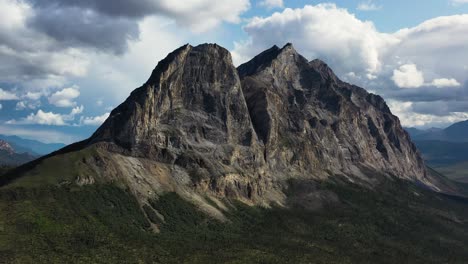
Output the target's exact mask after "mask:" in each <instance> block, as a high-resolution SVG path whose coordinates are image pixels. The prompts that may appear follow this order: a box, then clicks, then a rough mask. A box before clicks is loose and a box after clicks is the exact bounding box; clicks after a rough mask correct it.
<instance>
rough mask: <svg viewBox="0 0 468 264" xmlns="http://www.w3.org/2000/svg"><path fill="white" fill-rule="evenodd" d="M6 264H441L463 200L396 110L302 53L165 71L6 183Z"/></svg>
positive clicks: (1, 202)
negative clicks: (427, 160) (85, 133)
mask: <svg viewBox="0 0 468 264" xmlns="http://www.w3.org/2000/svg"><path fill="white" fill-rule="evenodd" d="M0 186H1V188H0V219H5V220H2V221H0V226H1V227H4V228H3V230H5V234H4V235H2V236H1V237H0V244H1V245H4V247H2V251H0V252H1V253H2V254H0V258H1V257H3V259H0V261H1V260H4V261H5V262H17V263H23V262H28V261H29V262H30V261H31V260H36V261H41V260H44V262H57V263H63V262H70V261H73V262H124V263H126V262H136V263H138V262H141V263H152V262H156V263H184V262H185V263H187V262H190V263H225V262H230V263H262V262H266V263H287V262H290V263H309V262H319V263H392V262H393V263H394V262H410V263H431V262H433V263H445V262H450V261H452V260H453V261H455V262H460V263H461V262H463V260H464V259H466V258H467V257H468V253H467V252H466V250H465V249H466V244H467V243H468V240H467V238H468V226H467V223H468V221H467V219H468V215H467V213H466V212H467V210H466V205H467V203H468V200H467V199H466V198H465V197H464V196H463V195H464V194H466V193H465V189H464V188H465V187H464V186H463V185H457V184H454V183H451V182H450V181H448V180H447V179H445V178H444V177H443V176H441V175H439V174H437V173H436V172H434V171H432V170H430V169H427V168H426V166H425V164H424V161H423V159H422V158H421V156H420V154H419V152H418V150H417V149H416V147H415V145H414V144H413V143H412V142H411V140H410V137H409V135H408V133H407V132H406V131H405V130H404V129H403V128H402V127H401V125H400V122H399V120H398V118H397V117H396V116H394V115H392V113H391V112H390V109H389V108H388V107H387V105H386V103H385V101H384V100H383V99H382V98H381V97H380V96H378V95H374V94H370V93H368V92H367V91H366V90H364V89H363V88H359V87H357V86H354V85H351V84H348V83H345V82H342V81H341V80H339V78H338V77H337V76H336V75H335V74H334V73H333V71H332V70H331V69H330V68H329V67H328V66H327V64H325V63H324V62H323V61H320V60H313V61H308V60H307V59H305V58H304V57H303V56H301V55H300V54H298V53H297V52H296V50H295V49H294V47H293V46H292V45H291V44H287V45H285V46H284V47H283V48H279V47H277V46H274V47H272V48H270V49H268V50H266V51H264V52H263V53H261V54H259V55H258V56H256V57H255V58H253V59H252V60H251V61H249V62H247V63H245V64H243V65H241V66H239V67H238V68H235V67H234V65H233V63H232V60H231V55H230V53H229V52H228V51H227V50H226V49H224V48H222V47H220V46H218V45H216V44H203V45H200V46H196V47H193V46H190V45H185V46H182V47H180V48H179V49H177V50H175V51H174V52H172V53H170V54H169V55H168V56H167V57H166V58H165V59H164V60H162V61H161V62H159V63H158V65H157V66H156V68H155V69H154V70H153V72H152V74H151V76H150V78H149V79H148V81H147V82H146V83H145V84H143V86H141V87H140V88H137V89H136V90H134V91H133V92H132V93H131V94H130V96H129V97H128V98H127V99H126V100H125V102H123V103H122V104H121V105H119V106H118V107H117V108H116V109H114V110H113V111H112V112H111V114H110V116H109V118H108V119H107V120H106V121H105V122H104V123H103V124H102V125H101V127H99V128H98V129H97V130H96V132H95V133H94V134H93V135H92V136H91V137H90V138H89V139H87V140H84V141H82V142H78V143H75V144H72V145H69V146H67V147H65V148H63V149H61V150H59V151H57V152H54V153H52V154H49V155H47V156H44V157H42V158H40V159H38V160H35V161H33V162H31V163H28V164H26V165H23V166H21V167H19V168H17V169H15V170H13V171H10V172H8V173H6V174H5V175H3V176H1V177H0Z"/></svg>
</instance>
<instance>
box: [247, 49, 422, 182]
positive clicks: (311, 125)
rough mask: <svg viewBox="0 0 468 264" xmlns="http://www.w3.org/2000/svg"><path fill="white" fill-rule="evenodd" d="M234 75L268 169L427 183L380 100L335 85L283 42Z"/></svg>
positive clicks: (327, 72) (321, 66)
mask: <svg viewBox="0 0 468 264" xmlns="http://www.w3.org/2000/svg"><path fill="white" fill-rule="evenodd" d="M239 75H240V77H241V80H242V87H243V91H244V95H245V98H246V101H247V105H248V107H249V112H250V115H251V117H252V123H253V126H254V128H255V130H256V132H257V135H258V137H259V139H260V140H261V141H262V142H263V144H264V147H265V159H266V160H267V162H268V165H269V168H270V169H271V170H272V171H276V172H281V173H282V174H284V175H282V176H283V177H291V176H296V177H302V176H306V175H307V177H313V176H315V177H320V178H323V177H328V176H333V175H337V174H342V175H347V176H350V175H352V176H359V177H363V178H367V177H369V175H367V174H368V173H369V172H370V171H374V172H379V173H384V174H387V175H394V176H397V177H400V178H407V179H412V180H423V179H425V176H426V171H425V166H424V162H423V160H422V159H421V157H420V156H419V154H418V152H417V150H416V148H415V146H414V145H413V143H412V142H411V141H410V139H409V136H408V134H407V133H406V132H405V131H404V130H403V129H402V127H401V125H400V122H399V120H398V118H397V117H395V116H393V115H392V114H391V112H390V110H389V108H388V107H387V105H386V104H385V102H384V100H383V99H382V98H381V97H380V96H378V95H374V94H370V93H367V92H366V91H365V90H364V89H362V88H359V87H356V86H353V85H350V84H348V83H344V82H342V81H340V80H339V79H338V78H337V77H336V76H335V74H334V73H333V71H332V70H331V69H330V68H329V67H328V66H327V65H326V64H325V63H324V62H322V61H320V60H314V61H311V62H309V61H307V60H306V59H305V58H304V57H302V56H301V55H299V54H298V53H297V52H296V51H295V50H294V48H293V46H292V45H291V44H287V45H286V46H285V47H283V48H282V49H280V48H278V47H276V46H275V47H273V48H271V49H269V50H267V51H265V52H263V53H261V54H260V55H258V56H257V57H255V58H254V59H252V60H251V61H250V62H247V63H245V64H243V65H241V66H240V67H239ZM312 175H313V176H312Z"/></svg>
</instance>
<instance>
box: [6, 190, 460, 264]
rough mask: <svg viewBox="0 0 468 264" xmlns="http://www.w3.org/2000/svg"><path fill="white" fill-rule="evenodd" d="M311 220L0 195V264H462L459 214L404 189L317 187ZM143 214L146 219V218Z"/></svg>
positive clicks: (285, 212)
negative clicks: (319, 195) (329, 202)
mask: <svg viewBox="0 0 468 264" xmlns="http://www.w3.org/2000/svg"><path fill="white" fill-rule="evenodd" d="M320 186H321V188H323V189H329V190H332V191H334V192H335V193H337V194H338V195H339V197H340V199H341V201H342V203H341V204H340V205H336V206H333V207H329V208H325V209H323V210H321V211H315V212H311V211H305V210H300V209H284V208H272V209H264V208H258V207H247V206H244V205H242V204H236V205H235V208H233V209H232V210H231V211H230V213H229V215H228V217H229V219H230V223H227V224H222V223H219V222H217V221H215V220H212V219H210V218H207V217H206V216H205V215H203V214H201V213H200V212H199V211H197V210H196V209H195V208H194V207H193V206H192V205H191V204H188V203H187V202H185V201H183V200H182V199H180V198H179V197H178V196H177V195H176V194H173V193H169V194H167V195H165V196H163V197H162V198H161V199H159V200H158V201H153V202H152V203H151V204H152V206H153V207H154V208H156V209H157V210H158V211H159V212H161V213H162V214H163V216H164V219H165V222H162V221H161V220H159V218H158V217H155V216H153V217H149V218H151V219H153V221H154V222H155V223H157V224H159V225H160V228H161V233H160V234H154V233H151V232H150V231H148V230H149V228H150V225H149V223H148V222H147V220H146V219H147V218H146V217H145V216H144V214H143V213H142V210H140V208H139V206H138V203H137V202H136V200H135V199H134V198H133V197H132V196H131V195H130V194H129V193H127V192H126V191H125V190H122V189H120V188H117V187H114V186H111V185H95V186H87V187H72V186H68V187H67V186H62V187H53V186H49V187H47V186H34V185H33V186H29V187H19V186H16V187H15V186H14V185H11V186H7V187H3V188H1V189H0V230H1V232H0V263H2V262H8V263H112V262H114V263H116V262H119V263H220V262H227V263H408V262H410V263H466V260H467V259H468V251H466V248H467V246H468V222H467V220H468V210H467V209H468V205H467V203H466V201H464V202H463V201H456V200H451V199H449V198H447V197H444V196H439V195H434V194H432V193H429V192H427V191H424V190H420V189H418V188H417V187H415V186H412V185H409V184H407V183H404V182H387V183H386V184H384V185H383V186H382V187H380V188H379V189H378V191H369V190H366V189H362V188H361V187H357V186H353V185H346V187H344V185H337V184H331V183H323V184H321V185H320ZM147 211H148V210H147Z"/></svg>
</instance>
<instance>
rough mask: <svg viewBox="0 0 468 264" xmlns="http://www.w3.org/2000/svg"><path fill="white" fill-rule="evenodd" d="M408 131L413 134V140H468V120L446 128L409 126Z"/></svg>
mask: <svg viewBox="0 0 468 264" xmlns="http://www.w3.org/2000/svg"><path fill="white" fill-rule="evenodd" d="M407 131H408V132H409V133H410V134H411V136H412V138H413V140H438V141H448V142H468V120H466V121H462V122H458V123H455V124H453V125H451V126H449V127H447V128H445V129H437V128H432V129H428V130H419V129H416V128H407Z"/></svg>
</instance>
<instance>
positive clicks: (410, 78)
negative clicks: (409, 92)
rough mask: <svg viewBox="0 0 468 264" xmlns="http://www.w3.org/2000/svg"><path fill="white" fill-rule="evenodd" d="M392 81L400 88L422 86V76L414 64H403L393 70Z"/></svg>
mask: <svg viewBox="0 0 468 264" xmlns="http://www.w3.org/2000/svg"><path fill="white" fill-rule="evenodd" d="M392 80H393V81H394V82H395V84H396V85H397V86H398V87H400V88H419V87H421V86H423V85H424V76H423V73H422V72H421V71H419V70H418V68H417V67H416V65H415V64H405V65H402V66H400V68H399V69H395V70H393V76H392Z"/></svg>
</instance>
